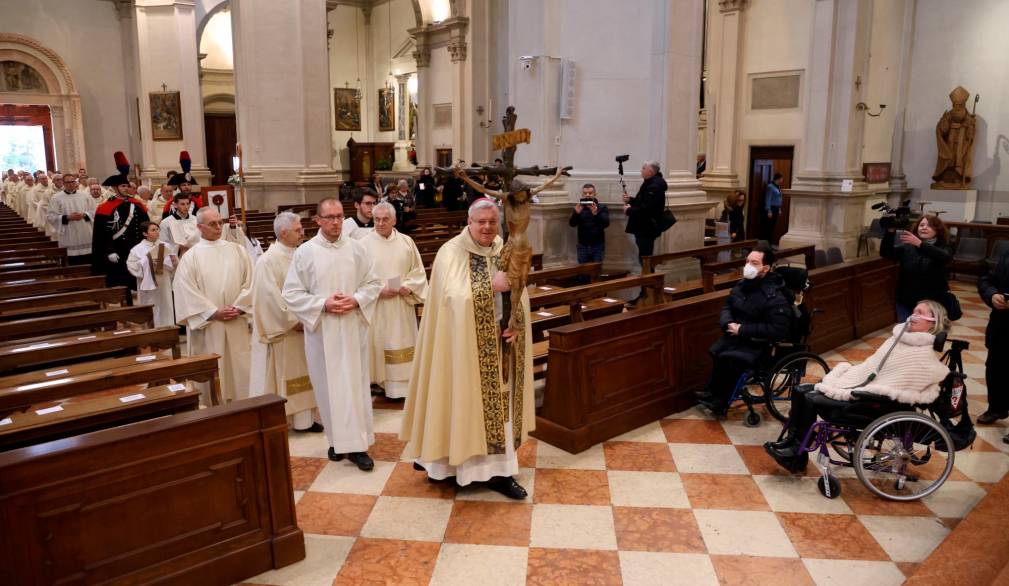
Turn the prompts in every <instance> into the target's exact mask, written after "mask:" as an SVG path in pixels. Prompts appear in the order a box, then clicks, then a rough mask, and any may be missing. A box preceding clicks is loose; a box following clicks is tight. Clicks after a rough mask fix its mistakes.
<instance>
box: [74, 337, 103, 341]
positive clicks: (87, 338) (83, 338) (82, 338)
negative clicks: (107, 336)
mask: <svg viewBox="0 0 1009 586" xmlns="http://www.w3.org/2000/svg"><path fill="white" fill-rule="evenodd" d="M97 337H98V336H81V337H80V338H77V339H78V340H82V341H83V340H94V339H95V338H97Z"/></svg>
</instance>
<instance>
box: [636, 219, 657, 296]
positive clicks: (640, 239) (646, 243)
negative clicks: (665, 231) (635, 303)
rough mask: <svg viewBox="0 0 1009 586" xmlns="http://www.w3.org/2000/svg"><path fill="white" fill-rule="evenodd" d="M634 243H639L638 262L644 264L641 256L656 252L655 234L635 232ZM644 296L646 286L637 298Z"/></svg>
mask: <svg viewBox="0 0 1009 586" xmlns="http://www.w3.org/2000/svg"><path fill="white" fill-rule="evenodd" d="M634 243H635V244H637V245H638V264H639V265H642V266H644V265H643V263H642V261H641V257H643V256H651V255H652V254H654V253H655V236H642V235H641V234H635V235H634ZM644 296H645V288H644V287H642V288H641V291H640V292H639V293H638V296H637V297H636V298H635V299H641V298H642V297H644Z"/></svg>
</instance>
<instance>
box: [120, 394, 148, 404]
mask: <svg viewBox="0 0 1009 586" xmlns="http://www.w3.org/2000/svg"><path fill="white" fill-rule="evenodd" d="M146 398H147V397H146V396H144V394H143V393H137V394H136V395H127V396H125V397H119V402H120V403H132V402H133V401H139V400H140V399H146Z"/></svg>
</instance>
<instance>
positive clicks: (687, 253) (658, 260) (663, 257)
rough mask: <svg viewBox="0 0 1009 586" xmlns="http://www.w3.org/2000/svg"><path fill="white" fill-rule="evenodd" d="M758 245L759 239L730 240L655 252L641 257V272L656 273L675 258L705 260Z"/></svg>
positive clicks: (750, 248)
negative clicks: (658, 268)
mask: <svg viewBox="0 0 1009 586" xmlns="http://www.w3.org/2000/svg"><path fill="white" fill-rule="evenodd" d="M756 246H757V240H742V241H740V242H729V243H727V244H715V245H712V246H704V247H701V248H690V249H687V250H678V251H676V252H667V253H663V254H653V255H651V256H645V257H642V258H641V272H642V273H654V272H655V268H656V267H657V266H659V265H660V264H662V263H666V262H670V261H674V260H681V259H685V258H696V259H698V260H700V261H702V262H703V261H706V260H708V259H712V258H714V257H716V256H718V254H719V253H720V252H726V251H733V250H737V249H742V250H752V249H753V248H754V247H756Z"/></svg>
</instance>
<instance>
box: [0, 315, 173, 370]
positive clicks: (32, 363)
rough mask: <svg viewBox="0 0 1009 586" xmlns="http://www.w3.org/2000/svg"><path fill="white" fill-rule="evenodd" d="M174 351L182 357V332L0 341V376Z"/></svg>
mask: <svg viewBox="0 0 1009 586" xmlns="http://www.w3.org/2000/svg"><path fill="white" fill-rule="evenodd" d="M167 349H171V351H172V357H173V358H178V357H179V356H180V355H181V350H180V348H179V329H178V328H177V327H175V326H162V327H160V328H152V329H146V330H144V329H130V328H126V329H122V330H116V331H111V332H94V333H91V334H85V335H72V336H64V337H58V338H52V339H48V340H45V341H42V342H28V343H26V342H23V341H6V342H2V341H0V373H3V374H15V373H17V372H24V371H26V370H29V369H30V367H36V368H37V367H38V366H39V365H43V364H47V365H53V366H56V365H63V364H67V363H73V362H80V361H81V360H82V359H84V358H90V357H98V356H122V355H128V354H141V353H151V352H153V351H158V350H167Z"/></svg>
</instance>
